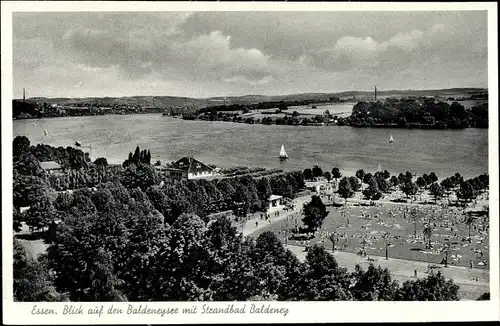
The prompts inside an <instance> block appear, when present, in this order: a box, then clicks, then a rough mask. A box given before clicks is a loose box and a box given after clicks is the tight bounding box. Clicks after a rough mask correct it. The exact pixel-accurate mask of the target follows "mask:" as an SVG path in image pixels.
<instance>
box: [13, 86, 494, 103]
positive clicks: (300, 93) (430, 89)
mask: <svg viewBox="0 0 500 326" xmlns="http://www.w3.org/2000/svg"><path fill="white" fill-rule="evenodd" d="M374 86H375V85H374ZM453 89H457V90H460V89H483V90H488V87H478V86H468V87H447V88H416V89H412V88H408V89H389V90H380V89H379V88H377V93H378V94H382V93H387V92H415V91H417V92H422V91H446V90H453ZM348 92H359V93H373V90H344V91H336V92H313V91H309V92H308V91H304V92H297V93H287V94H281V95H276V94H275V95H265V94H245V95H216V96H208V97H190V96H179V95H115V96H75V97H65V96H53V97H46V96H33V97H29V98H26V99H27V100H29V99H36V98H46V99H55V98H67V99H86V98H127V97H130V98H133V97H176V98H186V99H196V100H205V99H211V98H224V97H249V96H262V97H265V96H267V97H280V96H293V95H305V94H331V95H335V94H342V93H348ZM12 99H13V100H17V99H18V98H15V97H14V96H13V97H12Z"/></svg>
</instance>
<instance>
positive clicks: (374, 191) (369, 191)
mask: <svg viewBox="0 0 500 326" xmlns="http://www.w3.org/2000/svg"><path fill="white" fill-rule="evenodd" d="M363 196H365V198H366V199H370V200H379V199H380V198H382V193H381V192H380V190H378V187H377V184H376V183H372V184H370V185H369V186H368V188H366V189H365V190H363Z"/></svg>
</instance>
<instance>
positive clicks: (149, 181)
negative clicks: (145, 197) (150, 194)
mask: <svg viewBox="0 0 500 326" xmlns="http://www.w3.org/2000/svg"><path fill="white" fill-rule="evenodd" d="M122 183H123V185H124V186H125V187H127V188H129V189H133V188H137V187H139V188H141V189H142V190H143V191H146V189H147V188H149V187H150V186H154V185H156V184H158V183H159V178H158V172H157V171H156V169H155V168H154V167H153V166H150V165H145V164H138V165H137V167H135V166H133V165H131V166H129V167H128V168H127V169H126V170H125V173H124V176H123V180H122Z"/></svg>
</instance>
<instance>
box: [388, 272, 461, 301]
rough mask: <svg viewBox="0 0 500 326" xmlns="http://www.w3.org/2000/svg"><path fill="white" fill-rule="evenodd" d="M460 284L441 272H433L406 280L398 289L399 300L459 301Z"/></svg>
mask: <svg viewBox="0 0 500 326" xmlns="http://www.w3.org/2000/svg"><path fill="white" fill-rule="evenodd" d="M458 290H459V286H458V285H457V284H455V283H454V282H453V280H448V281H446V279H445V278H444V276H443V275H442V274H441V272H437V273H432V274H431V275H429V276H427V277H426V278H423V279H417V280H414V281H413V280H412V281H406V282H404V283H403V285H402V287H401V288H400V289H399V290H398V292H397V294H396V296H395V300H398V301H458V300H459V297H458Z"/></svg>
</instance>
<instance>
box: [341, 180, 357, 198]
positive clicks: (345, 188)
mask: <svg viewBox="0 0 500 326" xmlns="http://www.w3.org/2000/svg"><path fill="white" fill-rule="evenodd" d="M338 193H339V194H340V196H341V197H342V198H344V199H345V200H346V201H347V198H350V197H352V196H353V195H354V191H353V189H352V186H351V182H350V180H349V178H347V177H343V178H342V179H340V182H339V190H338Z"/></svg>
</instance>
